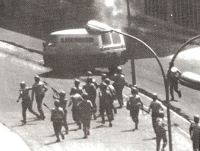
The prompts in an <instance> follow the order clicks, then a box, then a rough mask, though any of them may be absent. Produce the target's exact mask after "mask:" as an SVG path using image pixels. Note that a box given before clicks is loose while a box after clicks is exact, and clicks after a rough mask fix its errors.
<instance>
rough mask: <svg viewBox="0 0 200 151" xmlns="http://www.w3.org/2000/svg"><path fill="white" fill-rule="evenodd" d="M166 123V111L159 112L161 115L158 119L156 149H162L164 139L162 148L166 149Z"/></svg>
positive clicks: (158, 150)
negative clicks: (161, 143)
mask: <svg viewBox="0 0 200 151" xmlns="http://www.w3.org/2000/svg"><path fill="white" fill-rule="evenodd" d="M165 126H166V124H165V123H164V113H163V112H162V111H160V112H159V115H158V117H157V119H156V127H155V128H156V151H160V141H161V140H163V145H162V150H161V151H164V150H165V147H166V145H167V135H166V128H165Z"/></svg>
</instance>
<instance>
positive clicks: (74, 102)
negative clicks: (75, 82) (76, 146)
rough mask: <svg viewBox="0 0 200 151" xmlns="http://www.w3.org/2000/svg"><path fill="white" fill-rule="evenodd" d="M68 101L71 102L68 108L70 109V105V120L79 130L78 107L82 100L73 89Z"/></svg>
mask: <svg viewBox="0 0 200 151" xmlns="http://www.w3.org/2000/svg"><path fill="white" fill-rule="evenodd" d="M70 100H71V101H70V103H69V105H68V106H69V107H70V106H71V105H72V118H73V120H74V121H75V122H76V124H77V125H78V129H81V118H80V116H81V115H80V110H79V107H78V105H79V104H80V103H81V102H82V101H83V98H82V96H81V95H80V94H79V91H78V90H77V89H76V88H75V87H73V88H72V89H71V97H70Z"/></svg>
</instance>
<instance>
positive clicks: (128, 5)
mask: <svg viewBox="0 0 200 151" xmlns="http://www.w3.org/2000/svg"><path fill="white" fill-rule="evenodd" d="M126 4H127V20H128V32H130V31H131V13H130V1H129V0H126ZM128 41H129V40H128ZM129 51H130V50H129ZM134 53H135V52H134V50H132V52H131V72H132V84H133V85H135V84H136V77H135V61H134Z"/></svg>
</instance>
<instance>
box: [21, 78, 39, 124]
mask: <svg viewBox="0 0 200 151" xmlns="http://www.w3.org/2000/svg"><path fill="white" fill-rule="evenodd" d="M30 90H32V88H29V87H26V83H25V82H24V81H22V82H21V83H20V90H19V97H18V99H17V102H19V100H20V99H21V98H22V117H23V120H21V121H22V122H23V123H24V124H26V110H27V109H28V110H29V111H30V112H31V113H32V114H34V115H35V116H36V117H37V118H38V119H39V118H40V116H39V114H37V113H36V112H35V111H34V110H33V109H32V100H31V98H30V95H29V91H30Z"/></svg>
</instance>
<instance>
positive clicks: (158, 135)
mask: <svg viewBox="0 0 200 151" xmlns="http://www.w3.org/2000/svg"><path fill="white" fill-rule="evenodd" d="M161 140H163V147H162V148H163V149H164V148H165V147H166V145H167V136H166V133H163V134H156V151H159V150H160V141H161Z"/></svg>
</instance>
